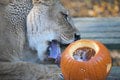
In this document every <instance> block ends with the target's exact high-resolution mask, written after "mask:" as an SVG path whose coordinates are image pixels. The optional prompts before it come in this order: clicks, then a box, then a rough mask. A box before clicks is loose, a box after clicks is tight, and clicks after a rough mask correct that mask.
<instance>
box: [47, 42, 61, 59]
mask: <svg viewBox="0 0 120 80" xmlns="http://www.w3.org/2000/svg"><path fill="white" fill-rule="evenodd" d="M60 55H61V49H60V45H59V43H58V42H57V41H56V40H52V42H51V43H50V45H49V56H48V58H53V59H58V57H60Z"/></svg>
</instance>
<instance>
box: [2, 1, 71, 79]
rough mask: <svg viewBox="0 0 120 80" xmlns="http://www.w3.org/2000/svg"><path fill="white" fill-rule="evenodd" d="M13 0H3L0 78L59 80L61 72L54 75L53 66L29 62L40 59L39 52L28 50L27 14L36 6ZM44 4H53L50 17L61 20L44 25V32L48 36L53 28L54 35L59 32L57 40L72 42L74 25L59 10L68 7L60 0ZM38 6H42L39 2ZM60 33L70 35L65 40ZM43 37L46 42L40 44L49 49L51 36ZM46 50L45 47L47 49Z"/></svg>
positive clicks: (29, 2) (43, 34)
mask: <svg viewBox="0 0 120 80" xmlns="http://www.w3.org/2000/svg"><path fill="white" fill-rule="evenodd" d="M4 1H5V2H4ZM9 1H10V0H0V80H59V79H58V75H57V76H56V77H53V75H54V73H55V70H54V69H55V68H54V69H51V68H50V67H49V66H46V65H43V64H40V65H38V64H33V63H29V62H25V61H30V62H31V61H32V58H33V59H36V56H35V55H36V54H30V53H31V51H30V50H29V49H28V51H27V50H26V49H25V47H26V44H27V43H26V41H27V40H26V39H27V38H26V17H27V14H28V13H29V11H30V10H31V8H32V2H31V0H12V2H11V1H10V2H9ZM46 1H47V2H46ZM55 1H57V0H55ZM44 2H45V3H44ZM33 3H36V2H33ZM38 3H39V2H38ZM42 4H45V5H46V6H50V8H49V9H48V10H49V11H50V13H48V16H49V20H50V21H51V20H53V22H54V21H55V22H56V21H57V22H56V23H54V24H53V25H54V26H52V25H50V26H48V28H44V27H43V28H44V29H48V30H45V31H44V29H43V30H42V31H43V33H42V34H41V35H42V36H46V35H48V33H49V30H51V32H52V33H53V35H54V34H55V33H57V35H56V34H55V35H56V36H55V37H53V39H57V40H59V41H60V42H62V43H69V42H71V41H72V39H73V31H72V30H73V28H71V27H70V24H68V23H66V22H65V21H64V17H63V16H62V15H61V14H60V13H59V12H60V11H62V12H66V10H65V9H64V8H63V7H62V6H61V5H60V4H59V3H57V4H56V3H55V2H54V1H53V0H50V1H49V0H42ZM34 5H35V6H38V5H39V4H34ZM38 8H40V6H38ZM49 11H48V12H49ZM43 12H44V10H43ZM53 13H54V14H53ZM49 20H48V21H49ZM35 21H36V20H35ZM46 24H47V23H46ZM55 24H57V25H55ZM34 25H36V24H34ZM43 26H44V25H43ZM66 26H68V27H66ZM54 31H55V33H54ZM51 32H50V34H51ZM60 33H61V34H64V35H65V36H66V37H67V40H65V39H62V36H60ZM66 33H69V34H66ZM71 34H72V35H71ZM41 38H42V37H41ZM42 40H43V41H45V42H43V43H42V44H40V43H41V42H38V44H40V45H41V46H44V45H45V46H44V48H45V50H46V48H47V46H48V45H47V44H46V41H48V40H50V39H49V38H48V37H46V39H45V40H44V39H42ZM69 40H70V41H69ZM67 41H68V42H67ZM46 45H47V46H46ZM42 48H43V47H42ZM45 50H43V52H44V51H45ZM34 56H35V57H34ZM40 57H41V56H40ZM24 60H25V61H24ZM56 73H57V72H56Z"/></svg>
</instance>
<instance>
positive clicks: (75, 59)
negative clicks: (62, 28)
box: [60, 39, 112, 80]
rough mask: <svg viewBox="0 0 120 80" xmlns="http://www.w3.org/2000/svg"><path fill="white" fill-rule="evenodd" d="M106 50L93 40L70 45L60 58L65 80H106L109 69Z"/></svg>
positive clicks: (108, 58)
mask: <svg viewBox="0 0 120 80" xmlns="http://www.w3.org/2000/svg"><path fill="white" fill-rule="evenodd" d="M111 64H112V61H111V57H110V53H109V51H108V49H107V48H106V47H105V46H104V45H103V44H102V43H100V42H98V41H95V40H85V39H84V40H82V39H81V40H78V41H76V42H73V43H71V44H70V45H69V46H68V47H67V48H66V49H65V51H64V52H63V53H62V57H61V64H60V66H61V70H62V74H63V76H64V79H65V80H106V77H107V75H108V73H109V71H110V69H111Z"/></svg>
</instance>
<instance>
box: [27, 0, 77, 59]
mask: <svg viewBox="0 0 120 80" xmlns="http://www.w3.org/2000/svg"><path fill="white" fill-rule="evenodd" d="M33 5H34V6H33V8H32V9H31V11H30V13H29V14H28V16H27V36H28V41H29V46H30V47H31V48H32V49H35V50H37V53H38V57H39V59H40V60H41V61H43V60H44V59H45V55H44V54H45V52H46V50H47V47H48V43H47V42H48V41H52V40H57V41H59V42H61V43H64V44H68V43H70V42H72V41H74V33H75V30H74V26H72V24H71V23H70V22H69V21H68V20H65V16H64V15H62V13H65V14H66V13H67V11H66V9H65V8H64V7H63V6H62V5H61V4H60V2H59V1H58V0H33ZM67 18H69V17H67ZM69 20H70V18H69Z"/></svg>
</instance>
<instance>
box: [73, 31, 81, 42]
mask: <svg viewBox="0 0 120 80" xmlns="http://www.w3.org/2000/svg"><path fill="white" fill-rule="evenodd" d="M74 37H75V39H74V41H76V40H79V39H81V37H80V34H76V33H75V35H74Z"/></svg>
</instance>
